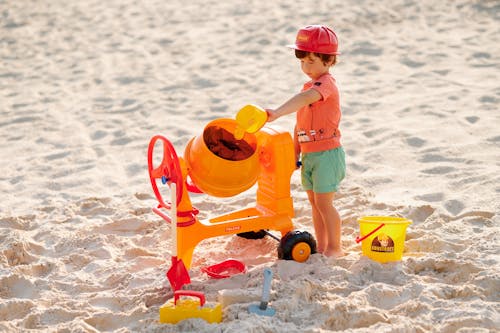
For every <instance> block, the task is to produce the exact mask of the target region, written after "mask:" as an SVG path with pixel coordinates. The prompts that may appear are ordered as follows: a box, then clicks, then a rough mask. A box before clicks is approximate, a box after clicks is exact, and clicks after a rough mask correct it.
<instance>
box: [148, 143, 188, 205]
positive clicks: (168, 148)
mask: <svg viewBox="0 0 500 333" xmlns="http://www.w3.org/2000/svg"><path fill="white" fill-rule="evenodd" d="M157 140H160V141H162V142H163V158H162V161H161V164H160V166H158V167H156V168H155V167H153V151H154V147H155V143H156V141H157ZM148 171H149V179H150V180H151V185H152V186H153V191H154V193H155V196H156V199H158V202H159V203H160V206H161V207H164V208H167V209H170V205H167V204H165V202H164V201H163V197H162V195H161V193H160V191H159V190H158V186H157V185H156V179H161V180H162V182H163V184H165V183H172V182H173V183H175V184H176V188H177V191H176V194H177V202H176V203H175V204H176V205H179V203H180V201H181V197H182V191H183V185H184V181H183V178H182V171H181V166H180V164H179V158H178V157H177V153H176V152H175V149H174V146H173V145H172V143H170V141H168V140H167V138H165V137H164V136H161V135H155V136H154V137H153V138H152V139H151V141H150V142H149V148H148Z"/></svg>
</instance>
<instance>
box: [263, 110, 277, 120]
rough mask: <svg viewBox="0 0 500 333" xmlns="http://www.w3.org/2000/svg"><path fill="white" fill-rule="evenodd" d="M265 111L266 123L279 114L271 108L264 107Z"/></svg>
mask: <svg viewBox="0 0 500 333" xmlns="http://www.w3.org/2000/svg"><path fill="white" fill-rule="evenodd" d="M266 112H267V122H268V123H270V122H271V121H275V120H276V119H278V118H279V116H277V115H276V112H275V110H273V109H266Z"/></svg>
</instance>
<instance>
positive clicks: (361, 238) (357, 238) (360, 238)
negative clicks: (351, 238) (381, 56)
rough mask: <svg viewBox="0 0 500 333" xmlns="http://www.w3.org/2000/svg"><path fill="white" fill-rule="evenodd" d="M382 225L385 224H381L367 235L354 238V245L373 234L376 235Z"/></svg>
mask: <svg viewBox="0 0 500 333" xmlns="http://www.w3.org/2000/svg"><path fill="white" fill-rule="evenodd" d="M384 225H385V223H382V224H381V225H379V226H378V227H376V228H375V229H373V230H372V231H370V232H369V233H368V234H367V235H364V236H361V235H360V236H357V237H356V243H359V242H361V241H363V240H365V239H366V238H367V237H370V236H371V235H373V234H374V233H376V232H377V231H378V230H379V229H380V228H382V227H383V226H384Z"/></svg>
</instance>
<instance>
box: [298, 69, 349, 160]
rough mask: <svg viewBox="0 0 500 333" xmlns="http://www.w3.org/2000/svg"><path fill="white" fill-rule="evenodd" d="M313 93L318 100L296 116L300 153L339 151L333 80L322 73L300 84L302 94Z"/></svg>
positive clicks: (338, 108)
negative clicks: (302, 84)
mask: <svg viewBox="0 0 500 333" xmlns="http://www.w3.org/2000/svg"><path fill="white" fill-rule="evenodd" d="M308 89H315V90H317V91H318V92H319V93H320V94H321V97H322V99H320V100H319V101H317V102H315V103H313V104H309V105H307V106H305V107H303V108H301V109H300V110H299V111H298V112H297V126H296V131H295V135H296V138H295V139H296V140H298V142H299V144H300V151H301V152H302V153H312V152H318V151H324V150H330V149H334V148H337V147H340V131H339V128H338V127H339V123H340V117H341V112H340V101H339V90H338V88H337V84H336V82H335V79H334V78H333V76H332V75H331V74H330V73H326V74H324V75H322V76H321V77H319V78H318V79H317V80H311V81H309V82H307V83H305V84H304V87H303V88H302V91H306V90H308Z"/></svg>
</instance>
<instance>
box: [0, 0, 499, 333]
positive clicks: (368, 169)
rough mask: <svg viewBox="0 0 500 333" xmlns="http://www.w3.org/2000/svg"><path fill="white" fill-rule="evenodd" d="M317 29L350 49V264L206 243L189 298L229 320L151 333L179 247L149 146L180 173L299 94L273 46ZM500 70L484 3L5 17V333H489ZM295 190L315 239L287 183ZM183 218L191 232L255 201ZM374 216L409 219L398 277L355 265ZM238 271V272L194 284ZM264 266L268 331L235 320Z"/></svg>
mask: <svg viewBox="0 0 500 333" xmlns="http://www.w3.org/2000/svg"><path fill="white" fill-rule="evenodd" d="M318 23H322V24H327V25H329V26H331V27H333V28H334V29H335V30H336V32H337V34H338V36H339V41H340V50H341V52H342V55H341V56H340V58H339V60H340V62H339V63H338V65H337V66H336V67H335V68H334V69H333V71H332V72H333V74H334V76H335V77H336V78H337V80H338V82H339V85H340V88H341V98H342V100H341V104H342V109H343V120H342V124H341V130H342V133H343V145H344V147H345V150H346V153H347V164H348V174H347V177H346V179H345V180H344V182H343V183H342V186H341V189H340V191H339V193H338V194H337V197H336V201H335V204H336V207H337V208H338V209H339V212H340V214H341V216H342V218H343V232H342V241H343V246H344V249H345V251H346V252H347V256H345V257H343V258H341V259H338V260H335V259H331V258H325V257H323V256H321V255H318V254H316V255H313V256H312V257H311V258H310V259H309V260H308V261H307V262H306V263H304V264H299V263H296V262H293V261H280V260H278V259H277V256H276V241H275V240H273V239H271V238H265V239H262V240H247V239H243V238H240V237H236V236H232V237H222V238H212V239H208V240H206V241H204V242H202V243H201V244H200V245H199V246H198V247H197V248H196V250H195V254H194V257H193V266H192V268H191V270H190V274H191V278H192V284H191V285H190V286H189V288H190V289H193V290H198V291H202V292H204V293H205V295H206V297H207V300H209V301H219V302H222V303H223V321H222V323H220V324H208V323H206V322H205V321H203V320H200V319H191V320H187V321H184V322H181V323H179V324H178V325H168V324H160V323H159V322H158V319H159V317H158V309H159V307H160V306H161V305H162V304H163V303H164V302H165V301H166V300H168V299H170V298H171V297H172V290H171V289H170V285H169V283H168V280H167V279H166V277H165V272H166V271H167V270H168V268H169V267H170V248H171V247H170V244H171V241H170V235H171V230H170V226H169V225H167V224H166V223H165V222H164V221H163V220H162V219H161V218H159V217H158V216H156V215H155V214H153V213H152V212H151V208H152V207H153V206H155V205H156V200H155V198H154V195H153V192H152V189H151V186H150V182H149V177H148V172H147V160H146V152H147V145H148V143H149V139H150V138H151V137H152V136H153V135H155V134H163V135H165V136H166V137H167V138H168V139H169V140H171V141H172V142H173V144H174V145H175V147H176V150H177V153H178V154H179V155H182V153H183V151H184V148H185V146H186V144H187V142H188V141H189V140H190V139H191V138H192V137H194V136H197V135H200V134H201V133H202V130H203V128H204V126H205V125H206V124H207V123H208V122H209V121H211V120H213V119H216V118H220V117H228V118H232V117H234V116H235V114H236V112H237V111H238V110H239V108H241V107H242V106H244V105H245V104H248V103H253V104H257V105H261V106H263V107H276V106H278V105H279V104H280V103H282V102H284V101H285V100H286V99H287V98H288V97H290V96H291V95H292V94H294V93H296V92H297V91H299V90H300V88H301V86H302V84H303V82H304V81H305V80H306V77H305V76H304V75H303V74H302V73H301V71H300V66H299V64H298V61H297V60H296V59H295V58H294V56H293V52H292V51H290V50H289V49H287V48H285V47H284V46H285V45H286V44H288V43H290V42H292V41H293V40H294V38H295V34H296V31H297V29H298V28H300V27H302V26H304V25H307V24H318ZM499 54H500V3H499V2H498V1H486V0H485V1H479V0H476V1H465V0H458V1H431V0H423V1H417V0H391V1H374V0H366V1H317V2H297V3H295V2H293V1H285V0H276V1H257V0H250V1H239V0H237V1H212V0H209V1H200V0H194V1H177V0H173V1H154V0H152V1H128V0H125V1H124V0H120V1H118V0H110V1H95V0H91V1H90V0H89V1H69V2H68V1H60V0H55V1H14V0H6V1H5V0H4V1H0V135H1V136H0V137H1V140H0V160H1V164H0V193H1V201H0V331H2V332H25V331H29V332H101V331H102V332H110V331H114V332H330V331H349V332H375V331H377V332H494V331H498V327H500V315H499V311H500V269H499V261H500V256H499V253H500V247H499V244H500V242H499V230H500V228H499V222H500V219H499V212H500V131H499V125H500V112H499V105H500V84H499V82H500V75H499V73H500V58H499ZM276 124H277V125H279V126H282V127H283V128H285V129H287V130H290V131H291V130H292V129H293V124H294V116H293V115H290V116H287V117H283V118H281V119H279V120H277V121H276ZM291 187H292V194H293V196H294V205H295V210H296V217H295V218H294V224H295V226H296V228H297V229H301V230H307V231H310V232H312V224H311V221H310V216H311V210H310V207H309V205H308V202H307V199H306V196H305V193H304V192H303V191H302V189H301V186H300V179H299V175H298V173H295V174H294V175H293V177H292V184H291ZM192 199H193V202H194V204H195V206H196V207H197V208H199V209H200V216H201V217H210V216H212V215H218V214H221V213H224V212H228V211H232V210H235V209H240V208H243V207H245V206H248V205H252V204H253V203H254V201H255V198H254V191H252V190H249V191H247V192H244V193H242V194H239V195H237V196H235V197H231V198H228V199H224V200H221V199H220V198H213V197H210V196H206V195H205V196H204V195H196V196H193V198H192ZM374 214H376V215H392V216H403V217H406V218H408V219H411V220H413V224H412V225H411V226H410V227H409V228H408V230H407V240H406V242H405V253H404V256H403V260H402V261H400V262H395V263H388V264H380V263H377V262H375V261H372V260H370V259H368V258H366V257H364V256H362V253H361V246H360V245H358V244H356V242H355V238H356V236H357V235H358V234H359V225H358V222H357V219H358V218H359V217H361V216H364V215H374ZM230 257H231V258H235V259H238V260H241V261H243V262H244V263H245V264H246V266H247V273H245V274H240V275H235V276H233V277H231V278H229V279H224V280H214V279H210V278H208V277H207V275H206V274H204V273H202V272H201V271H200V268H201V267H203V266H206V265H211V264H215V263H218V262H221V261H223V260H226V259H228V258H230ZM265 267H270V268H271V270H272V271H273V272H274V278H273V282H272V292H271V302H270V306H272V307H273V308H274V309H275V310H276V315H275V316H274V317H261V316H257V315H255V314H249V313H248V311H247V308H248V306H249V305H250V304H253V303H256V302H258V300H259V298H260V293H261V288H262V271H263V269H264V268H265Z"/></svg>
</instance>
